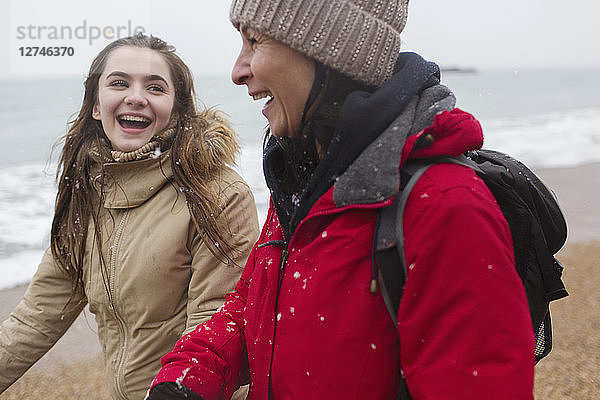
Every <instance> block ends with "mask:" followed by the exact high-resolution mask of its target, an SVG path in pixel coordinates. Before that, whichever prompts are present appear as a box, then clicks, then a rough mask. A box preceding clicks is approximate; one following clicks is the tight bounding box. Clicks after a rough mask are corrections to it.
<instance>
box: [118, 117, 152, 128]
mask: <svg viewBox="0 0 600 400" xmlns="http://www.w3.org/2000/svg"><path fill="white" fill-rule="evenodd" d="M117 120H118V121H119V125H121V127H122V128H124V129H146V128H147V127H148V126H149V125H150V124H151V123H152V120H150V119H149V118H146V117H141V116H138V115H127V114H125V115H120V116H118V117H117Z"/></svg>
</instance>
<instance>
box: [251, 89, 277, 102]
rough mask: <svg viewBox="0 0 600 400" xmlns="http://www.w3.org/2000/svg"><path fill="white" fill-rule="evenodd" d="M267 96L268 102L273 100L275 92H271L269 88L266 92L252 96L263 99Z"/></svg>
mask: <svg viewBox="0 0 600 400" xmlns="http://www.w3.org/2000/svg"><path fill="white" fill-rule="evenodd" d="M265 97H269V100H268V101H267V103H269V102H270V101H271V100H273V94H272V93H271V92H269V91H268V90H266V91H264V92H260V93H256V94H255V95H252V98H253V99H254V100H262V99H264V98H265Z"/></svg>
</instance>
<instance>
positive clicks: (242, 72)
mask: <svg viewBox="0 0 600 400" xmlns="http://www.w3.org/2000/svg"><path fill="white" fill-rule="evenodd" d="M251 76H252V71H251V70H250V62H249V57H248V55H247V54H246V52H245V51H244V48H242V51H241V52H240V55H239V56H238V58H237V59H236V60H235V63H234V64H233V70H232V71H231V80H232V81H233V83H235V84H236V85H245V84H246V83H247V82H248V79H250V77H251Z"/></svg>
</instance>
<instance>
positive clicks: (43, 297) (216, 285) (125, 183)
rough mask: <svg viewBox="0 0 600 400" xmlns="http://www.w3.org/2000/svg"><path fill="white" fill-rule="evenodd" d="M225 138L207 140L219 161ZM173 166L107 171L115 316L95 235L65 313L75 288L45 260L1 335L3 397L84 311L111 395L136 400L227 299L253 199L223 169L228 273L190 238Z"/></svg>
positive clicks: (246, 240) (153, 163)
mask: <svg viewBox="0 0 600 400" xmlns="http://www.w3.org/2000/svg"><path fill="white" fill-rule="evenodd" d="M209 129H212V126H211V127H210V128H209ZM229 136H231V135H223V134H214V135H213V134H211V133H210V132H206V135H205V137H208V138H210V140H208V139H207V140H206V145H208V146H215V147H214V149H213V151H214V152H215V153H216V154H218V152H219V151H220V150H218V149H219V148H230V147H231V146H221V145H222V144H223V143H221V142H220V141H221V140H231V139H228V137H229ZM169 157H170V152H164V153H163V154H162V155H161V156H160V157H159V158H155V159H153V158H149V159H145V160H140V161H131V162H127V163H114V162H112V163H107V164H105V169H106V173H107V176H108V177H109V183H108V184H107V185H106V186H105V188H104V190H105V194H106V196H105V202H104V207H103V208H101V221H103V225H102V235H103V236H102V239H103V247H102V250H103V254H104V258H105V260H107V261H108V262H107V264H108V265H107V268H108V273H109V279H110V288H111V295H112V300H113V303H114V305H115V309H114V310H113V309H112V308H111V305H110V303H109V300H108V296H107V293H106V290H105V287H104V284H103V279H102V276H101V269H100V268H101V267H100V262H99V260H98V252H97V248H96V246H94V249H92V248H91V246H92V245H91V244H94V243H95V242H94V240H93V237H92V235H93V231H94V230H93V228H92V227H91V226H90V228H89V229H88V240H87V244H88V247H89V249H88V250H86V254H85V265H84V267H83V281H84V283H85V295H82V296H81V297H77V298H75V299H74V301H73V303H71V306H70V307H71V308H70V309H67V310H66V311H65V310H63V308H64V307H65V305H66V304H67V301H68V299H69V297H70V295H71V279H70V277H69V276H68V275H67V274H66V273H65V272H64V271H63V270H62V269H61V268H60V267H59V266H58V264H57V263H56V262H55V261H54V259H53V257H52V254H51V252H50V251H49V250H48V251H47V252H46V254H45V255H44V257H43V260H42V262H41V264H40V266H39V268H38V270H37V272H36V274H35V276H34V277H33V279H32V281H31V283H30V285H29V288H28V289H27V292H26V294H25V296H24V299H23V300H22V301H21V302H20V304H19V305H18V306H17V307H16V309H15V310H14V312H13V313H12V314H11V315H10V317H9V319H8V320H6V321H5V322H4V323H3V324H2V325H1V326H0V365H1V366H2V367H0V392H2V391H3V390H4V389H6V388H7V387H8V386H9V385H10V384H11V383H12V382H14V381H15V380H16V379H17V378H18V377H20V376H21V375H22V374H23V373H24V372H25V371H26V370H27V369H28V368H29V367H30V366H31V365H32V364H33V363H35V361H37V360H38V359H39V358H40V357H41V356H42V355H44V354H45V353H46V352H47V351H48V350H49V349H50V348H51V347H52V346H53V345H54V343H56V341H57V340H58V339H59V338H60V337H61V336H62V335H63V333H64V332H65V331H66V330H67V328H68V327H69V326H70V325H71V323H72V322H73V321H74V319H75V318H76V317H77V315H78V314H79V313H80V312H81V310H82V309H83V307H84V306H85V304H86V303H89V309H90V311H91V312H92V313H93V314H94V315H95V317H96V322H97V324H98V336H99V339H100V343H101V346H102V352H103V356H104V363H105V376H106V382H107V385H108V388H109V393H110V394H111V396H112V397H113V398H114V399H138V400H140V399H142V398H143V397H144V395H145V393H146V391H147V389H148V387H149V385H150V383H151V381H152V378H153V377H154V376H155V375H156V373H157V372H158V370H159V368H160V357H161V356H162V355H164V354H165V353H167V352H168V351H170V350H172V349H173V345H174V344H175V342H176V341H177V340H178V339H179V338H180V337H181V335H182V334H184V333H186V332H189V331H191V330H192V329H193V328H194V327H195V326H196V325H197V324H198V323H201V322H203V321H206V320H207V319H209V318H210V316H211V315H212V314H213V313H214V312H215V310H216V309H217V308H218V307H219V306H220V305H221V304H222V303H223V301H224V298H225V293H227V292H230V291H232V290H233V288H234V286H235V284H236V283H237V281H238V279H239V276H240V274H241V272H242V267H243V265H244V264H245V261H246V258H247V256H248V254H249V252H250V249H251V248H252V245H253V244H254V243H255V241H256V239H257V237H258V233H259V230H258V219H257V215H256V206H255V204H254V199H253V196H252V193H251V191H250V189H249V188H248V186H247V185H246V183H245V182H244V181H243V180H242V178H241V177H240V176H239V175H238V174H237V173H235V172H234V171H233V170H231V169H230V168H228V167H224V166H223V168H222V170H221V172H220V173H219V174H218V177H216V178H215V180H214V183H213V184H214V185H215V186H216V188H217V190H218V192H219V193H220V198H221V202H222V209H223V211H222V214H221V215H222V217H221V218H226V219H227V221H228V223H229V227H230V229H231V231H232V232H235V233H236V235H235V236H233V237H232V240H233V242H232V244H233V245H234V246H236V247H237V248H238V250H239V254H238V255H237V256H236V259H235V261H236V262H237V264H238V265H237V266H235V265H232V264H231V265H226V264H224V263H222V262H219V261H218V260H217V258H216V257H215V256H214V255H213V254H212V253H211V251H210V250H209V249H208V247H207V245H206V243H205V241H204V238H203V233H202V232H198V231H197V229H196V228H195V225H194V223H193V222H192V220H191V217H190V214H189V211H188V207H187V205H186V198H185V196H184V195H183V194H182V193H180V192H179V190H178V189H177V188H176V187H175V186H174V184H173V180H172V178H173V172H172V169H171V161H170V158H169ZM228 158H230V157H228ZM214 161H215V163H216V164H215V165H216V166H218V165H219V161H218V160H217V159H215V160H214ZM97 167H98V168H99V167H100V165H99V164H98V165H97ZM92 250H93V251H94V252H93V253H92ZM73 305H74V306H73ZM50 397H51V396H50Z"/></svg>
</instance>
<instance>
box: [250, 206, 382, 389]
mask: <svg viewBox="0 0 600 400" xmlns="http://www.w3.org/2000/svg"><path fill="white" fill-rule="evenodd" d="M382 203H383V205H382ZM385 203H388V204H389V203H391V200H387V201H385V202H380V203H378V204H379V205H377V206H375V207H373V206H372V205H368V206H358V207H357V206H356V205H353V206H346V207H342V208H330V209H327V210H323V211H317V212H315V213H313V214H309V215H307V216H306V217H304V219H302V220H301V221H300V223H299V224H298V226H296V229H295V231H294V234H292V237H290V241H289V242H287V239H286V240H284V241H283V243H278V244H277V245H279V244H284V246H281V247H283V249H282V251H281V263H280V264H279V274H278V277H279V279H278V282H277V298H276V300H275V313H277V310H278V308H279V290H280V289H281V282H282V281H283V274H284V269H285V264H286V262H287V259H288V256H289V255H290V251H289V248H290V245H291V244H292V240H293V238H294V236H295V234H296V232H298V230H299V229H300V228H301V227H302V225H304V223H305V222H306V221H308V220H309V219H312V218H316V217H321V216H324V215H331V214H341V213H343V212H344V211H346V210H347V209H350V208H353V209H356V208H359V209H377V208H381V207H382V206H385V205H386V204H385ZM283 236H284V239H285V233H284V234H283ZM278 242H279V241H278ZM269 244H273V245H275V243H273V242H267V243H264V244H263V245H262V246H261V245H259V246H258V247H264V246H265V245H269ZM276 333H277V320H275V323H274V332H273V344H272V345H271V362H270V364H269V387H268V389H267V390H268V393H267V396H268V398H269V399H272V398H273V396H272V383H271V375H272V373H273V357H274V355H275V336H276Z"/></svg>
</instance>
